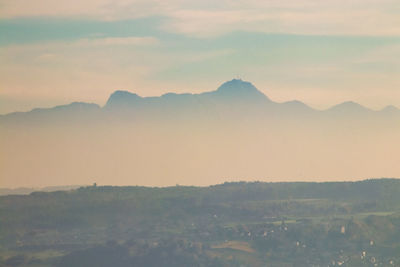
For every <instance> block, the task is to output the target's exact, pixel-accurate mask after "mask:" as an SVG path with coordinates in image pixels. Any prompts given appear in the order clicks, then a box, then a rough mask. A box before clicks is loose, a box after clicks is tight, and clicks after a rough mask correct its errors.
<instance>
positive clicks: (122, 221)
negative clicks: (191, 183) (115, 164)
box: [0, 179, 400, 266]
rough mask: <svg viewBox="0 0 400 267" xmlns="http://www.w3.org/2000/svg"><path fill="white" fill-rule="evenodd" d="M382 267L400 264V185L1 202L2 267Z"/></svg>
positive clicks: (235, 188) (87, 192)
mask: <svg viewBox="0 0 400 267" xmlns="http://www.w3.org/2000/svg"><path fill="white" fill-rule="evenodd" d="M374 264H378V265H379V266H398V264H400V180H396V179H379V180H366V181H360V182H332V183H300V182H299V183H261V182H253V183H245V182H240V183H225V184H221V185H216V186H210V187H182V186H175V187H167V188H150V187H136V186H135V187H113V186H101V187H100V186H90V187H81V188H79V189H75V190H71V191H58V192H34V193H31V194H30V195H24V196H17V195H9V196H2V197H0V266H265V265H267V266H333V265H342V266H374Z"/></svg>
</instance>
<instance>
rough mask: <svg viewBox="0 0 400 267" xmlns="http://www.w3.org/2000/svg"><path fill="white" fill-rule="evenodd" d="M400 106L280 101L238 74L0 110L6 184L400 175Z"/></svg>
mask: <svg viewBox="0 0 400 267" xmlns="http://www.w3.org/2000/svg"><path fill="white" fill-rule="evenodd" d="M399 122H400V111H399V110H398V109H397V108H395V107H393V106H388V107H386V108H384V109H382V110H370V109H368V108H366V107H363V106H361V105H359V104H357V103H355V102H345V103H341V104H338V105H335V106H333V107H331V108H329V109H327V110H315V109H312V108H310V107H309V106H307V105H306V104H304V103H302V102H300V101H290V102H284V103H278V102H275V101H273V100H272V99H270V98H268V96H266V95H265V94H263V93H261V92H260V91H259V90H258V89H257V88H256V87H255V86H254V85H253V84H251V83H250V82H246V81H242V80H240V79H234V80H231V81H228V82H225V83H223V84H222V85H221V86H220V87H218V89H217V90H214V91H209V92H204V93H200V94H190V93H187V94H174V93H168V94H164V95H162V96H160V97H141V96H139V95H137V94H134V93H130V92H127V91H115V92H114V93H113V94H111V96H110V97H109V99H108V101H107V103H106V104H105V105H104V106H103V107H100V106H99V105H96V104H91V103H83V102H74V103H71V104H69V105H64V106H57V107H54V108H48V109H34V110H32V111H30V112H16V113H11V114H6V115H2V116H1V117H0V128H1V132H0V134H1V146H2V152H1V153H0V157H1V160H0V164H1V166H0V169H1V180H2V187H22V186H25V187H43V186H49V185H51V186H60V185H66V184H92V183H94V182H97V183H98V184H113V185H146V186H170V185H175V184H180V185H210V184H216V183H222V182H225V181H242V180H243V181H254V180H259V181H328V180H329V181H333V180H335V181H341V180H359V179H366V178H379V177H399V176H400V165H399V164H398V161H397V159H398V158H399V157H400V143H399V142H398V136H399V134H400V123H399Z"/></svg>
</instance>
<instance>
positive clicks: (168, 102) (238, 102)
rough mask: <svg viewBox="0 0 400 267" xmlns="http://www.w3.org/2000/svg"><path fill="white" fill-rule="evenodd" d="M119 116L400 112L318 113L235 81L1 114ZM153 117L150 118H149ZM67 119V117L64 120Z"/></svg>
mask: <svg viewBox="0 0 400 267" xmlns="http://www.w3.org/2000/svg"><path fill="white" fill-rule="evenodd" d="M113 115H117V116H118V117H119V118H130V119H138V118H140V117H141V116H142V117H144V119H149V118H164V119H165V118H182V117H187V116H200V117H201V118H215V117H218V118H221V116H222V117H223V118H224V117H225V116H229V115H235V116H238V115H239V116H248V115H252V116H254V115H259V116H261V117H274V118H278V119H279V118H280V117H287V116H292V117H293V116H294V117H298V116H300V115H308V116H318V117H320V116H326V117H332V116H333V117H335V116H343V117H345V118H349V117H354V116H355V117H369V118H371V117H376V116H378V117H385V116H390V117H392V116H396V117H397V116H399V117H400V110H399V109H397V108H396V107H394V106H387V107H385V108H383V109H382V110H378V111H375V110H371V109H368V108H366V107H364V106H362V105H360V104H358V103H355V102H352V101H348V102H344V103H341V104H338V105H335V106H333V107H331V108H329V109H327V110H316V109H313V108H311V107H309V106H308V105H306V104H304V103H302V102H300V101H297V100H294V101H288V102H283V103H278V102H274V101H272V100H271V99H270V98H268V97H267V96H266V95H265V94H263V93H262V92H260V91H259V90H258V89H257V88H256V87H255V86H254V85H253V84H251V83H250V82H246V81H242V80H240V79H233V80H231V81H228V82H225V83H224V84H222V85H221V86H220V87H219V88H218V89H217V90H215V91H210V92H204V93H200V94H190V93H185V94H175V93H167V94H164V95H162V96H159V97H141V96H139V95H137V94H135V93H131V92H128V91H115V92H114V93H112V94H111V95H110V97H109V99H108V100H107V103H106V104H105V106H103V107H100V106H99V105H97V104H93V103H84V102H73V103H71V104H68V105H60V106H56V107H53V108H36V109H33V110H32V111H29V112H14V113H9V114H5V115H0V123H1V122H10V121H11V122H12V121H20V120H22V122H26V121H25V120H29V119H34V120H37V119H46V118H48V119H49V118H54V119H57V116H60V118H61V117H62V116H67V118H70V119H71V118H76V119H83V118H89V119H93V118H95V117H97V118H99V116H100V117H102V118H103V119H104V116H106V117H107V118H110V116H111V117H112V116H113ZM149 116H150V117H149ZM64 119H65V118H64Z"/></svg>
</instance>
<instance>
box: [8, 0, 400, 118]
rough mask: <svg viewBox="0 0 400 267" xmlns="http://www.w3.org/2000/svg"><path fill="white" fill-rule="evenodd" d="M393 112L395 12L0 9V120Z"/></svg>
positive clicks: (97, 3) (397, 81)
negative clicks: (342, 107) (72, 111)
mask: <svg viewBox="0 0 400 267" xmlns="http://www.w3.org/2000/svg"><path fill="white" fill-rule="evenodd" d="M237 76H240V77H241V78H244V79H246V80H249V81H251V82H253V83H254V84H255V86H257V87H258V88H259V89H260V90H261V91H263V92H264V93H265V94H267V95H268V96H269V97H270V98H272V99H273V100H275V101H286V100H291V99H298V100H301V101H304V102H306V103H307V104H309V105H311V106H313V107H316V108H327V107H329V106H331V105H333V104H337V103H339V102H342V101H345V100H350V99H351V100H354V101H357V102H359V103H361V104H364V105H366V106H368V107H371V108H375V109H378V108H381V107H383V106H386V105H389V104H393V105H396V106H398V107H400V1H399V0H324V1H321V0H290V1H289V0H266V1H259V0H247V1H244V0H221V1H215V0H212V1H211V0H202V1H190V0H169V1H160V0H79V1H77V0H58V1H54V0H35V1H32V0H0V113H7V112H12V111H16V110H21V111H23V110H29V109H31V108H33V107H38V106H42V107H43V106H53V105H57V104H64V103H68V102H71V101H76V100H80V101H88V102H96V103H99V104H104V103H105V101H106V99H107V98H108V96H109V94H110V93H111V92H113V91H114V90H117V89H118V90H120V89H125V90H129V91H133V92H136V93H138V94H140V95H160V94H162V93H165V92H167V91H175V92H194V93H195V92H200V91H206V90H213V89H216V87H217V86H218V85H220V84H221V83H222V82H224V81H226V80H230V79H232V78H234V77H237Z"/></svg>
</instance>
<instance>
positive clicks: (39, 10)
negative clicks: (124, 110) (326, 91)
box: [0, 0, 400, 38]
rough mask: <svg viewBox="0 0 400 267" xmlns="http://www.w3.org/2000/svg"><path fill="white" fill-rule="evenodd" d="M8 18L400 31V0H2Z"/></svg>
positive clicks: (208, 28)
mask: <svg viewBox="0 0 400 267" xmlns="http://www.w3.org/2000/svg"><path fill="white" fill-rule="evenodd" d="M0 6H1V7H2V12H1V14H0V17H2V18H16V17H32V16H36V17H37V16H41V17H43V16H49V17H72V18H78V17H79V18H82V17H84V18H92V19H97V20H125V19H136V18H143V17H151V16H161V17H165V18H168V19H167V20H166V22H165V24H163V25H162V28H163V29H164V30H168V31H170V32H174V33H180V34H185V35H190V36H195V37H203V38H204V37H213V36H215V35H219V34H224V33H227V32H232V31H236V30H244V31H259V32H275V33H276V32H279V33H295V34H316V35H318V34H320V35H380V36H382V35H400V4H399V1H398V0H324V1H320V0H301V1H300V0H299V1H293V0H280V1H278V0H266V1H258V0H222V1H218V2H216V1H212V0H204V1H194V0H191V1H190V0H186V1H183V0H170V1H160V0H112V1H111V0H85V1H77V0H59V1H52V0H36V1H30V0H13V1H8V0H0Z"/></svg>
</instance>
